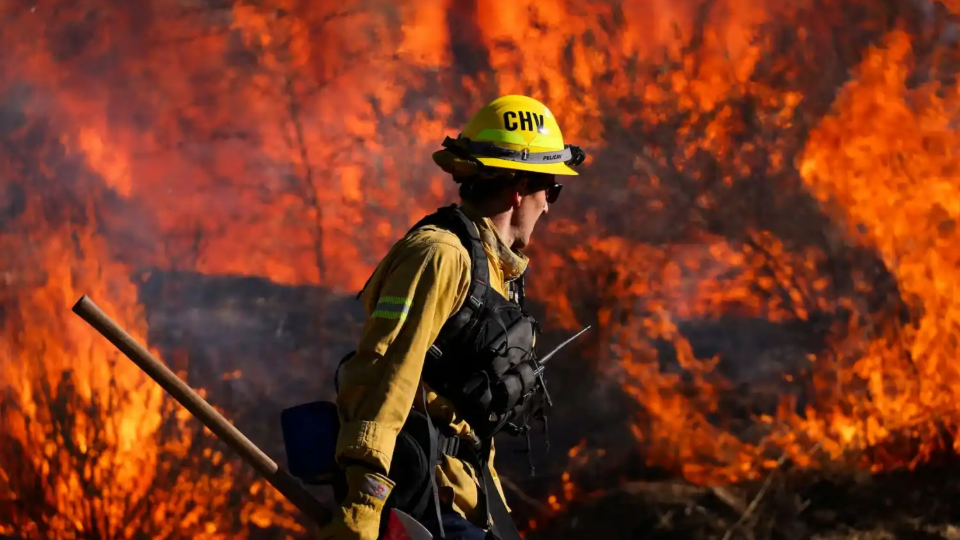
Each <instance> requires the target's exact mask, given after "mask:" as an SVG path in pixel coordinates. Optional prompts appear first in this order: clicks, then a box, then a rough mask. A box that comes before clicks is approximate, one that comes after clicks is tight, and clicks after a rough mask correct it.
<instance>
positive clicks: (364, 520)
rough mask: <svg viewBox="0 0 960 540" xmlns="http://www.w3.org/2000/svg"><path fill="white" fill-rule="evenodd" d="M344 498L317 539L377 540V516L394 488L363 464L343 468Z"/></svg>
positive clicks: (378, 516) (384, 478)
mask: <svg viewBox="0 0 960 540" xmlns="http://www.w3.org/2000/svg"><path fill="white" fill-rule="evenodd" d="M345 472H346V477H347V497H346V499H344V501H343V503H341V505H340V508H339V509H337V510H335V511H334V513H333V521H331V522H330V524H328V525H327V526H325V527H323V528H322V529H320V534H319V538H320V540H377V537H378V536H380V513H381V512H382V511H383V505H384V503H386V501H387V497H389V496H390V492H391V491H392V490H393V488H394V487H395V486H396V484H395V483H394V482H393V481H391V480H390V479H389V478H387V477H386V476H383V475H382V474H379V473H375V472H373V471H371V470H370V469H368V468H366V467H363V466H362V465H352V466H349V467H347V469H346V471H345Z"/></svg>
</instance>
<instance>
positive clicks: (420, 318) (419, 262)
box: [337, 242, 470, 474]
mask: <svg viewBox="0 0 960 540" xmlns="http://www.w3.org/2000/svg"><path fill="white" fill-rule="evenodd" d="M378 272H383V275H382V276H381V277H380V278H379V279H376V280H374V281H375V282H376V286H375V287H374V288H375V289H376V290H373V289H374V288H368V290H366V291H364V300H365V302H364V303H365V305H366V306H367V321H366V324H365V325H364V328H363V333H362V335H361V338H360V344H359V347H358V349H357V353H356V355H355V356H354V357H353V358H351V359H350V360H349V361H348V362H346V363H345V364H344V365H343V368H342V370H341V385H340V394H339V396H338V398H337V404H338V408H339V410H340V421H341V427H340V434H339V437H338V438H337V459H338V460H339V461H340V462H341V463H347V462H351V461H352V462H356V461H360V462H363V463H365V464H367V465H369V466H371V467H373V468H374V469H376V470H380V471H383V473H384V474H386V473H389V471H390V462H391V460H392V458H393V450H394V446H395V444H396V439H397V435H398V434H399V432H400V429H401V428H402V427H403V424H404V422H406V420H407V416H408V414H409V412H410V407H411V406H412V404H413V400H414V397H415V396H416V394H417V391H418V389H419V382H420V374H421V371H422V370H423V363H424V358H425V357H426V354H427V349H428V348H429V347H430V345H432V344H433V342H434V341H435V340H436V338H437V335H438V334H439V332H440V328H441V327H442V326H443V324H444V323H445V322H446V321H447V319H448V318H449V317H450V315H451V314H453V313H454V312H455V311H456V310H457V309H459V308H460V306H461V305H462V304H463V302H464V299H465V298H466V295H467V291H468V288H469V283H470V281H469V280H470V277H469V272H470V266H469V262H468V260H467V257H466V255H465V254H464V253H463V252H462V249H461V248H459V247H458V246H455V245H453V244H448V243H444V242H430V243H426V242H424V243H417V244H408V245H405V246H403V248H402V249H401V250H400V251H398V253H397V255H396V256H395V257H394V258H393V260H392V261H391V262H390V263H389V267H387V268H382V269H380V270H378Z"/></svg>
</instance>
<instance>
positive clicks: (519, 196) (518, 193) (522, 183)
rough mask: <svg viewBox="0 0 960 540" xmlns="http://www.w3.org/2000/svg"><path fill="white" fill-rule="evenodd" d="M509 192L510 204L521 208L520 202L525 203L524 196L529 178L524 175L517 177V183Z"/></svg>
mask: <svg viewBox="0 0 960 540" xmlns="http://www.w3.org/2000/svg"><path fill="white" fill-rule="evenodd" d="M507 192H508V193H509V197H510V206H512V207H514V208H520V204H521V203H523V196H524V194H525V193H526V192H527V179H526V178H524V177H522V176H521V177H519V178H517V181H516V183H514V185H513V187H511V188H510V189H508V190H507Z"/></svg>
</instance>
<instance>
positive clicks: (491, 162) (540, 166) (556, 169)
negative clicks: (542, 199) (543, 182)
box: [477, 157, 580, 176]
mask: <svg viewBox="0 0 960 540" xmlns="http://www.w3.org/2000/svg"><path fill="white" fill-rule="evenodd" d="M477 160H478V161H480V163H483V164H484V165H486V166H488V167H497V168H499V169H511V170H514V171H527V172H535V173H543V174H556V175H558V176H580V173H578V172H577V171H575V170H573V168H572V167H570V166H569V165H567V164H566V163H523V162H522V161H511V160H509V159H500V158H490V157H477Z"/></svg>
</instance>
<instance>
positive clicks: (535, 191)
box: [512, 174, 559, 249]
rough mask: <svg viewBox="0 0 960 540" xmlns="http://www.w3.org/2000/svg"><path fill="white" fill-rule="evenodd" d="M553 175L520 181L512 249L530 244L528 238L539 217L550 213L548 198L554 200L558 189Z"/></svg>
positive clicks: (533, 176)
mask: <svg viewBox="0 0 960 540" xmlns="http://www.w3.org/2000/svg"><path fill="white" fill-rule="evenodd" d="M554 179H555V177H554V175H552V174H550V175H548V174H536V175H533V174H531V175H530V176H527V177H524V178H523V179H522V180H521V185H520V186H519V190H518V192H517V195H518V198H517V203H518V204H517V205H516V207H515V209H514V213H513V214H514V219H513V221H514V227H515V228H516V231H517V234H516V237H515V238H514V245H513V246H512V247H514V248H517V249H520V248H524V247H526V246H527V245H529V244H530V237H531V236H532V235H533V229H534V227H536V225H537V221H538V220H539V219H540V216H541V215H543V214H546V213H547V212H549V211H550V203H549V202H548V199H549V198H553V199H554V200H556V198H555V195H554V194H555V193H556V192H558V191H559V188H557V187H554V186H556V185H557V184H556V183H555V181H554Z"/></svg>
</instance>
